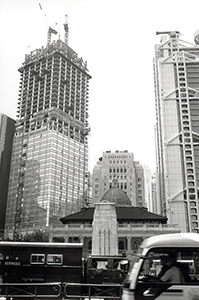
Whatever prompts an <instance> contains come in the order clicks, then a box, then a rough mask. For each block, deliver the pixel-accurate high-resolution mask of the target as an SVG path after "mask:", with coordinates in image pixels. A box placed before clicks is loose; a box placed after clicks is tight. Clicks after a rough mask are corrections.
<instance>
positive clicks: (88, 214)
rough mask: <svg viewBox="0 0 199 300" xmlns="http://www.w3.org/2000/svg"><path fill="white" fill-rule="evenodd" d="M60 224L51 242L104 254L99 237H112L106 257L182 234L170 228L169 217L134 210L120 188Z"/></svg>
mask: <svg viewBox="0 0 199 300" xmlns="http://www.w3.org/2000/svg"><path fill="white" fill-rule="evenodd" d="M60 221H61V223H62V224H63V228H62V229H61V230H60V228H59V229H58V228H53V227H52V228H51V230H50V241H62V242H63V241H65V242H83V244H84V255H85V256H86V255H88V254H90V253H91V250H92V254H103V253H98V251H99V250H98V248H100V249H102V248H103V249H105V245H103V247H102V245H98V244H99V241H98V235H99V234H101V235H102V234H104V238H103V239H101V237H100V240H105V236H106V237H107V236H108V235H109V245H108V246H107V249H109V250H107V251H111V249H112V252H110V253H104V254H111V255H112V254H117V253H118V254H119V253H122V252H126V253H134V252H135V251H136V250H137V248H138V246H139V244H140V243H141V242H142V240H143V239H144V238H147V237H149V236H152V235H157V234H163V233H173V232H179V230H178V228H176V227H175V225H167V218H166V217H163V216H161V215H158V214H154V213H152V212H149V211H148V210H147V209H146V208H144V207H133V206H132V205H131V202H130V199H129V197H128V196H127V194H126V193H125V192H124V191H123V190H121V189H120V188H118V187H117V186H113V187H112V188H111V189H109V190H108V191H107V192H106V193H105V194H104V196H103V197H102V199H101V201H100V203H96V204H95V207H90V208H83V209H82V210H81V211H79V212H77V213H74V214H71V215H68V216H65V217H63V218H61V219H60ZM113 232H114V233H113ZM111 234H112V235H111ZM111 238H112V240H110V239H111ZM110 241H111V242H110ZM96 245H97V246H96ZM113 251H115V253H113Z"/></svg>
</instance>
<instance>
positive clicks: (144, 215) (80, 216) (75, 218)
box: [60, 206, 167, 224]
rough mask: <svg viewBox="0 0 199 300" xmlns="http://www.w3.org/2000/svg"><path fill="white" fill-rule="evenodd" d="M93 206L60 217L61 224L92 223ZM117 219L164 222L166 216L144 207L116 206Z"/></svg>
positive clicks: (122, 220)
mask: <svg viewBox="0 0 199 300" xmlns="http://www.w3.org/2000/svg"><path fill="white" fill-rule="evenodd" d="M94 210H95V208H94V207H90V208H85V209H82V210H81V211H79V212H77V213H74V214H71V215H68V216H66V217H63V218H61V219H60V220H61V222H62V223H63V224H68V223H71V222H89V223H92V221H93V215H94ZM116 214H117V221H118V222H119V223H120V222H160V223H163V224H165V223H166V221H167V218H166V217H163V216H160V215H157V214H154V213H151V212H149V211H147V209H146V208H142V207H134V206H125V207H121V206H120V207H116Z"/></svg>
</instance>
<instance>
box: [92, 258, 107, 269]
mask: <svg viewBox="0 0 199 300" xmlns="http://www.w3.org/2000/svg"><path fill="white" fill-rule="evenodd" d="M91 267H92V268H94V269H107V267H108V261H107V260H99V259H93V260H92V264H91Z"/></svg>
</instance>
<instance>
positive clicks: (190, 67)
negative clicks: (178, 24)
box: [154, 31, 199, 232]
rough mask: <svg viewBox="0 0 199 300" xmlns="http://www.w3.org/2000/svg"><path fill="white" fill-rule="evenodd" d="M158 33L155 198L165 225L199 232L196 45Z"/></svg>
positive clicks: (198, 61)
mask: <svg viewBox="0 0 199 300" xmlns="http://www.w3.org/2000/svg"><path fill="white" fill-rule="evenodd" d="M158 34H164V35H163V36H162V41H161V44H160V45H156V50H155V59H154V74H155V92H156V142H157V147H156V148H157V178H158V184H157V186H158V196H157V199H159V200H160V209H161V213H162V214H163V215H167V216H168V220H169V223H174V224H177V225H178V226H179V228H180V229H181V230H182V231H185V232H199V221H198V215H199V47H198V45H194V44H190V43H187V42H184V41H182V40H181V39H180V33H179V32H177V31H176V32H175V31H174V32H162V33H161V32H160V33H158ZM165 34H167V36H168V37H169V38H168V39H167V38H166V36H165Z"/></svg>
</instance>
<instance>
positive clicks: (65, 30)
mask: <svg viewBox="0 0 199 300" xmlns="http://www.w3.org/2000/svg"><path fill="white" fill-rule="evenodd" d="M64 32H65V34H64V42H65V44H66V45H67V46H68V35H69V28H68V16H67V15H65V23H64Z"/></svg>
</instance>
